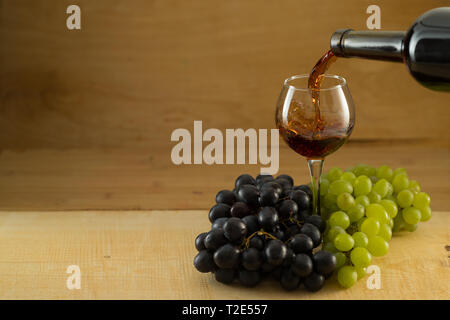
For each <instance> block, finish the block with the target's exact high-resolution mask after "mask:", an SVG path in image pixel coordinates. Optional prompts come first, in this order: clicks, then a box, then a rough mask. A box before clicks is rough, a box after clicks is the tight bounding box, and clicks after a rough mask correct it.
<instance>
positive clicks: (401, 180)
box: [392, 174, 409, 193]
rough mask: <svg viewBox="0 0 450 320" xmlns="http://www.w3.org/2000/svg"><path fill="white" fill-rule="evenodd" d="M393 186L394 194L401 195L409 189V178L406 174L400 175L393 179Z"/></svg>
mask: <svg viewBox="0 0 450 320" xmlns="http://www.w3.org/2000/svg"><path fill="white" fill-rule="evenodd" d="M392 186H393V187H394V192H395V193H399V192H400V191H402V190H404V189H407V188H408V187H409V179H408V176H406V175H404V174H399V175H396V176H395V177H394V179H392Z"/></svg>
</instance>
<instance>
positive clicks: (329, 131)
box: [275, 74, 355, 215]
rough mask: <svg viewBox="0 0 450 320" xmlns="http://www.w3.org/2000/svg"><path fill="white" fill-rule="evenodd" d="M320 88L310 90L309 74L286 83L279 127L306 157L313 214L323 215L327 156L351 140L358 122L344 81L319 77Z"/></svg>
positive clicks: (278, 121) (292, 144)
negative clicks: (323, 188) (323, 174)
mask: <svg viewBox="0 0 450 320" xmlns="http://www.w3.org/2000/svg"><path fill="white" fill-rule="evenodd" d="M319 77H321V78H320V79H319V83H320V88H309V87H308V78H309V75H307V74H304V75H297V76H293V77H290V78H288V79H286V80H285V81H284V84H283V88H282V89H281V94H280V98H279V99H278V103H277V110H276V115H275V117H276V124H277V127H278V129H279V130H280V134H281V136H282V137H283V139H284V140H285V141H286V142H287V144H288V145H289V147H291V149H294V150H295V151H296V152H297V153H299V154H301V155H302V156H304V157H306V159H307V160H308V167H309V171H310V175H311V182H312V193H313V214H318V215H320V175H321V173H322V167H323V162H324V159H325V157H326V156H328V155H329V154H331V153H333V152H334V151H336V150H337V149H339V147H341V146H342V145H343V144H344V143H345V142H346V141H347V139H348V137H349V136H350V134H351V133H352V130H353V125H354V122H355V110H354V105H353V100H352V96H351V95H350V90H349V89H348V87H347V83H346V81H345V79H344V78H342V77H339V76H336V75H330V74H325V75H321V76H319Z"/></svg>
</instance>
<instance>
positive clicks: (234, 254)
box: [213, 243, 240, 269]
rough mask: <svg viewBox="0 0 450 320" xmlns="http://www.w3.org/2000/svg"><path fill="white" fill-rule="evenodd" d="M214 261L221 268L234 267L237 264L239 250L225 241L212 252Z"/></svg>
mask: <svg viewBox="0 0 450 320" xmlns="http://www.w3.org/2000/svg"><path fill="white" fill-rule="evenodd" d="M213 258H214V263H215V264H216V265H217V266H218V267H219V268H223V269H229V268H236V267H237V266H238V265H239V259H240V251H239V249H238V248H237V247H235V246H233V245H231V244H229V243H227V244H226V245H223V246H221V247H220V248H219V249H217V250H216V252H214V256H213Z"/></svg>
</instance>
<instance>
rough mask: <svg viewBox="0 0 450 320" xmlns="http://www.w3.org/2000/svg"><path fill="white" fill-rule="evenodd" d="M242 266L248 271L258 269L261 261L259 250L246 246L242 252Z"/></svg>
mask: <svg viewBox="0 0 450 320" xmlns="http://www.w3.org/2000/svg"><path fill="white" fill-rule="evenodd" d="M241 261H242V266H243V267H244V268H245V269H246V270H249V271H255V270H258V269H259V267H260V266H261V264H262V262H263V258H262V254H261V251H259V250H257V249H255V248H248V249H246V250H245V251H244V252H242V256H241Z"/></svg>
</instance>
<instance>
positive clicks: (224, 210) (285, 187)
mask: <svg viewBox="0 0 450 320" xmlns="http://www.w3.org/2000/svg"><path fill="white" fill-rule="evenodd" d="M208 216H209V220H210V222H211V230H209V231H208V232H204V233H201V234H199V235H198V236H197V238H196V239H195V247H196V248H197V250H198V254H197V255H196V256H195V258H194V266H195V268H196V269H197V270H198V271H200V272H203V273H209V272H211V273H213V274H214V277H215V279H216V280H217V281H218V282H221V283H224V284H231V283H233V282H234V281H239V282H240V283H241V284H242V285H243V286H246V287H254V286H256V285H257V284H258V283H260V282H261V281H262V280H263V279H274V280H275V281H278V282H279V283H280V284H281V287H283V288H284V289H285V290H294V289H297V288H298V287H299V286H300V285H303V286H304V287H305V288H306V289H307V290H309V291H318V290H320V289H321V288H322V287H323V285H324V283H325V279H327V278H328V277H329V276H330V275H331V274H332V273H333V271H334V270H335V268H336V257H335V256H334V254H332V253H330V252H328V251H321V250H319V247H320V246H321V244H322V235H323V233H324V231H325V228H326V222H325V221H324V220H323V219H322V218H321V217H320V216H318V215H312V192H311V189H310V188H309V186H307V185H299V186H294V180H293V179H292V177H290V176H288V175H284V174H283V175H279V176H278V177H276V178H274V177H273V176H271V175H258V176H257V177H256V179H255V178H253V177H252V176H251V175H248V174H242V175H240V176H239V177H238V178H237V179H236V181H235V186H234V189H233V190H232V191H230V190H222V191H219V192H218V193H217V195H216V204H215V205H214V206H213V207H212V208H211V210H210V211H209V215H208Z"/></svg>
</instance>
